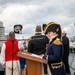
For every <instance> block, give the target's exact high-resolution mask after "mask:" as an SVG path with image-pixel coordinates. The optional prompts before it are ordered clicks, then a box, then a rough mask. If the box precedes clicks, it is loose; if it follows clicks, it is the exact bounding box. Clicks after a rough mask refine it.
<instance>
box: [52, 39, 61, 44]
mask: <svg viewBox="0 0 75 75" xmlns="http://www.w3.org/2000/svg"><path fill="white" fill-rule="evenodd" d="M53 43H54V44H56V45H61V42H60V40H59V39H58V38H57V39H56V40H55V41H54V42H53Z"/></svg>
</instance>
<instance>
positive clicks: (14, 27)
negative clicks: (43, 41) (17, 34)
mask: <svg viewBox="0 0 75 75" xmlns="http://www.w3.org/2000/svg"><path fill="white" fill-rule="evenodd" d="M16 26H20V27H21V29H22V28H23V27H22V25H21V24H16V25H14V28H15V27H16Z"/></svg>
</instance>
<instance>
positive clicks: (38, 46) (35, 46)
mask: <svg viewBox="0 0 75 75" xmlns="http://www.w3.org/2000/svg"><path fill="white" fill-rule="evenodd" d="M48 42H49V39H48V38H47V36H45V35H42V34H41V33H36V34H35V36H32V37H31V40H30V41H29V43H28V52H30V53H34V54H38V55H40V54H45V52H46V44H48Z"/></svg>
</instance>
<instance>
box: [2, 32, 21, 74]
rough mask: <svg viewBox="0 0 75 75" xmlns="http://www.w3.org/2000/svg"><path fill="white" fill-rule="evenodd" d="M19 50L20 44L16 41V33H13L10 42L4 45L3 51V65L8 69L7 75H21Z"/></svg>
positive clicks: (10, 34)
mask: <svg viewBox="0 0 75 75" xmlns="http://www.w3.org/2000/svg"><path fill="white" fill-rule="evenodd" d="M19 50H20V47H19V42H18V40H17V39H15V33H14V32H13V31H11V32H10V33H9V38H8V40H7V41H6V42H4V43H3V45H2V49H1V63H2V65H3V67H5V69H6V75H12V73H13V75H19V70H20V65H19V57H18V56H17V53H18V52H19ZM12 63H13V64H12ZM12 68H13V69H12Z"/></svg>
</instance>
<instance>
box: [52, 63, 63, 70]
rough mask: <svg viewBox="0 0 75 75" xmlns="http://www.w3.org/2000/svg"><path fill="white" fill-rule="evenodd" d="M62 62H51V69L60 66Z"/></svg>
mask: <svg viewBox="0 0 75 75" xmlns="http://www.w3.org/2000/svg"><path fill="white" fill-rule="evenodd" d="M62 65H63V62H58V63H51V67H52V69H58V68H62Z"/></svg>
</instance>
